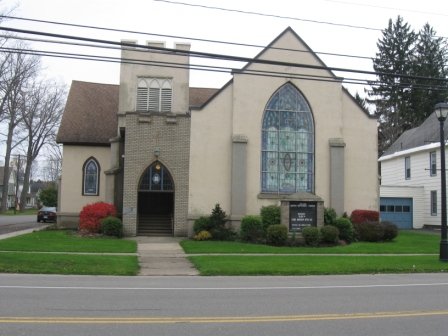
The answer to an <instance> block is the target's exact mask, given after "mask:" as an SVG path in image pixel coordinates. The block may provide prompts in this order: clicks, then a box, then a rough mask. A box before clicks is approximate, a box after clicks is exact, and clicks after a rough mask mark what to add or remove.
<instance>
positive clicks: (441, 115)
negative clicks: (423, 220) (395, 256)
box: [434, 103, 448, 261]
mask: <svg viewBox="0 0 448 336" xmlns="http://www.w3.org/2000/svg"><path fill="white" fill-rule="evenodd" d="M434 110H435V113H436V117H437V119H438V120H439V123H440V174H441V179H440V180H441V188H442V199H441V201H442V209H441V210H442V214H441V215H442V219H441V229H442V230H441V238H440V255H439V259H440V261H448V240H447V223H446V172H445V135H444V132H443V124H444V123H445V119H446V118H447V116H448V103H438V104H436V106H435V107H434Z"/></svg>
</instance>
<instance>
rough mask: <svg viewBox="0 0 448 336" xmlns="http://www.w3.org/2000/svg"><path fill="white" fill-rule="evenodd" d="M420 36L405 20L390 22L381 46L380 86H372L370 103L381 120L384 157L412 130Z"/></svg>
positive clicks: (376, 66) (376, 65)
mask: <svg viewBox="0 0 448 336" xmlns="http://www.w3.org/2000/svg"><path fill="white" fill-rule="evenodd" d="M416 40H417V35H416V34H415V32H414V31H413V30H412V29H411V27H410V26H409V25H408V24H407V23H404V22H403V18H402V17H401V16H398V17H397V20H396V21H395V22H392V19H390V20H389V24H388V27H387V28H386V29H384V30H383V35H382V37H381V38H380V40H379V41H378V42H377V47H378V52H377V53H376V57H375V58H374V60H373V68H374V70H375V71H376V72H377V82H378V83H375V82H372V83H371V85H372V90H371V91H370V92H369V97H370V99H369V102H370V103H374V104H375V106H376V111H375V114H376V116H377V118H378V122H379V129H378V147H379V151H380V153H382V152H383V151H384V150H385V149H386V148H387V147H389V146H390V145H391V144H392V143H393V142H394V141H395V140H396V139H397V138H398V137H399V136H400V134H401V133H402V132H403V131H405V130H407V129H409V128H411V127H412V123H410V122H409V120H408V119H407V116H408V115H409V110H410V106H409V101H410V98H409V97H410V95H411V89H410V84H411V80H410V78H409V77H408V76H406V75H410V74H411V70H412V64H411V62H410V60H411V59H412V57H413V49H414V44H415V42H416Z"/></svg>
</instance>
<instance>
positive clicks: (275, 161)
mask: <svg viewBox="0 0 448 336" xmlns="http://www.w3.org/2000/svg"><path fill="white" fill-rule="evenodd" d="M261 146H262V148H261V191H262V192H267V193H285V194H290V193H295V192H299V191H306V192H313V191H314V121H313V115H312V114H311V110H310V108H309V106H308V103H307V102H306V100H305V98H304V97H303V95H302V94H301V93H300V92H299V90H297V88H296V87H295V86H294V85H292V84H291V83H287V84H285V85H283V86H282V87H281V88H280V89H279V90H277V92H275V93H274V95H273V96H272V97H271V99H270V100H269V102H268V104H267V105H266V108H265V111H264V117H263V125H262V145H261Z"/></svg>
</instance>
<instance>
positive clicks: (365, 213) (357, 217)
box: [350, 210, 380, 224]
mask: <svg viewBox="0 0 448 336" xmlns="http://www.w3.org/2000/svg"><path fill="white" fill-rule="evenodd" d="M379 219H380V213H379V212H378V211H374V210H353V212H352V214H351V216H350V220H351V221H352V223H353V224H361V223H365V222H378V221H379Z"/></svg>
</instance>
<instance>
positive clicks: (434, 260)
mask: <svg viewBox="0 0 448 336" xmlns="http://www.w3.org/2000/svg"><path fill="white" fill-rule="evenodd" d="M189 259H190V260H191V262H192V263H193V264H194V265H195V266H196V267H197V269H198V270H199V272H200V274H201V275H227V276H228V275H320V274H323V275H325V274H374V273H424V272H448V263H443V262H440V261H439V260H438V257H435V256H386V257H384V256H362V257H359V256H193V257H189Z"/></svg>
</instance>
